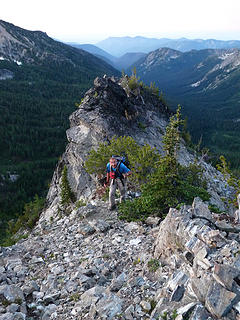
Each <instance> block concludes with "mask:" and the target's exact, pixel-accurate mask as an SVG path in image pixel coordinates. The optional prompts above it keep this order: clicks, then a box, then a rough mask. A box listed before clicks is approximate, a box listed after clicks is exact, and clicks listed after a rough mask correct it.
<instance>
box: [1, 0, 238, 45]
mask: <svg viewBox="0 0 240 320" xmlns="http://www.w3.org/2000/svg"><path fill="white" fill-rule="evenodd" d="M239 12H240V1H239V0H227V1H226V0H201V1H197V0H145V1H144V0H120V1H116V0H41V1H40V0H35V1H34V0H21V1H20V0H1V9H0V19H2V20H5V21H7V22H11V23H13V24H15V25H17V26H19V27H22V28H24V29H28V30H41V31H44V32H46V33H47V34H48V35H49V36H50V37H52V38H55V39H58V40H61V41H66V42H77V43H97V42H98V41H101V40H103V39H106V38H108V37H121V36H144V37H154V38H165V37H166V38H172V39H176V38H181V37H185V38H190V39H196V38H201V39H209V38H214V39H219V40H240V18H239Z"/></svg>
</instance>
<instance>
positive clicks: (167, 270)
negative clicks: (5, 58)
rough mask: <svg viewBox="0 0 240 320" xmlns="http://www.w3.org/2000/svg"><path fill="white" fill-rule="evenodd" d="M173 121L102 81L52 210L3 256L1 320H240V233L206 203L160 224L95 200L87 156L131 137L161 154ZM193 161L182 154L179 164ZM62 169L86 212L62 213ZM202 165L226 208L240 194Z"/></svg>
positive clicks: (67, 158)
mask: <svg viewBox="0 0 240 320" xmlns="http://www.w3.org/2000/svg"><path fill="white" fill-rule="evenodd" d="M125 89H126V88H125ZM168 116H169V111H168V110H167V109H166V108H165V106H164V105H163V104H162V103H161V101H160V100H159V99H158V98H157V97H156V96H154V95H151V94H150V93H147V92H146V93H145V95H144V94H142V95H141V96H140V95H139V92H135V93H134V92H131V91H128V90H126V91H125V90H124V89H123V88H122V86H121V85H120V84H119V83H118V82H117V80H114V79H109V78H102V79H100V78H97V79H96V80H95V82H94V87H93V88H92V89H90V90H89V91H88V92H87V93H86V95H85V97H84V99H83V101H82V103H81V105H80V107H79V109H78V110H77V111H76V112H75V113H73V114H72V115H71V117H70V122H71V127H70V129H69V130H68V131H67V137H68V141H69V143H68V145H67V147H66V152H65V153H64V155H63V156H62V158H61V160H60V162H59V164H58V166H57V168H56V171H55V172H54V176H53V180H52V183H51V187H50V190H49V193H48V203H47V209H46V210H45V211H44V212H43V213H42V215H41V217H40V220H39V222H38V224H37V225H36V227H35V228H34V230H33V232H32V233H31V234H30V235H29V237H28V239H25V240H21V241H19V242H18V243H17V244H16V245H14V246H12V247H8V248H0V320H12V319H26V320H30V319H43V320H46V319H60V320H62V319H79V320H81V319H99V320H100V319H109V320H111V319H113V320H117V319H123V320H125V319H126V320H134V319H136V320H140V319H141V320H146V319H151V320H158V319H177V320H181V319H189V320H199V319H201V320H205V319H206V320H211V319H213V320H214V319H223V320H235V319H237V320H239V319H240V303H239V290H240V286H239V284H240V280H239V279H240V277H239V276H240V274H239V270H240V264H239V263H240V262H239V261H240V260H239V252H240V244H239V242H240V241H239V225H234V224H232V223H230V222H229V221H228V220H225V221H224V220H222V221H219V215H217V214H213V213H211V212H210V211H209V209H208V206H207V204H205V203H203V202H202V201H201V200H200V199H198V198H196V199H195V200H194V203H193V205H192V206H188V207H187V206H185V207H182V209H181V210H179V211H178V210H176V209H170V211H169V214H168V215H167V217H166V219H165V220H164V221H163V222H161V223H160V220H159V219H158V218H156V217H149V218H148V219H147V220H146V222H145V223H140V222H139V223H136V222H131V223H127V222H125V221H121V220H119V219H118V216H117V212H116V211H111V212H110V211H109V210H108V209H107V203H105V202H103V201H101V200H97V199H94V197H95V190H96V179H95V177H94V176H93V175H89V174H88V173H87V172H86V171H85V169H84V161H85V159H86V157H87V155H88V152H89V150H90V149H91V148H92V147H97V145H98V143H99V142H100V141H108V140H110V139H111V138H112V137H113V136H114V135H129V136H132V137H133V138H134V139H135V140H136V141H137V142H138V143H140V144H144V143H149V144H150V145H151V146H155V147H156V148H157V149H158V150H159V151H161V148H162V145H161V137H162V135H163V133H164V130H165V127H166V125H167V120H168ZM138 123H144V124H145V129H144V130H143V129H141V128H139V126H138ZM193 160H194V157H193V156H192V155H191V154H189V153H188V152H187V151H186V148H185V147H184V145H182V146H181V150H180V155H179V161H180V162H181V163H183V164H187V163H189V162H190V161H193ZM64 165H67V168H68V179H69V183H70V185H71V188H72V190H73V191H74V193H75V194H76V196H77V198H79V197H81V198H84V199H85V201H86V202H87V205H85V206H82V207H80V208H77V207H76V206H75V205H72V206H69V208H68V210H67V211H64V210H59V203H60V181H61V172H62V169H63V167H64ZM202 166H203V167H204V168H205V177H206V178H207V180H208V190H209V192H210V193H211V196H212V199H211V202H212V203H215V204H216V205H218V207H220V208H221V206H222V207H223V208H224V203H223V202H222V201H221V197H223V196H225V197H226V196H228V195H231V192H232V189H231V188H230V187H228V186H227V184H226V182H225V181H224V179H223V176H222V174H221V173H219V172H218V171H216V170H215V169H214V168H213V167H212V166H211V165H209V164H207V163H204V162H202ZM225 209H226V208H225ZM159 223H160V225H159Z"/></svg>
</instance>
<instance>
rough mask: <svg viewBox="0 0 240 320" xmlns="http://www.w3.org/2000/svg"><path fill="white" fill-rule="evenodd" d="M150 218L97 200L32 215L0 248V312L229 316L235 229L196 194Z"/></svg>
mask: <svg viewBox="0 0 240 320" xmlns="http://www.w3.org/2000/svg"><path fill="white" fill-rule="evenodd" d="M195 216H204V217H205V218H206V219H209V220H210V221H212V222H210V221H208V220H206V219H204V218H194V219H193V217H195ZM158 222H159V219H158V218H149V219H148V220H147V223H145V224H143V223H136V222H131V223H128V222H124V221H121V220H119V219H118V213H117V211H109V210H108V209H107V204H106V203H104V202H95V203H92V204H88V205H87V206H84V207H81V208H78V209H75V210H72V212H71V213H70V214H69V215H64V214H63V212H59V213H58V215H57V216H56V217H55V218H54V219H51V221H49V222H46V220H43V221H42V222H41V221H40V222H39V224H38V225H37V226H36V228H35V229H34V231H33V233H32V234H31V235H30V236H29V238H28V239H25V240H21V241H20V242H18V243H17V244H16V245H14V246H12V247H9V248H1V249H0V272H1V273H0V319H1V320H12V319H44V320H46V319H128V320H133V319H136V320H137V319H142V320H143V319H152V320H157V319H177V320H180V319H189V320H190V319H191V320H197V319H199V320H200V319H201V320H205V319H206V320H207V319H208V320H210V319H231V320H234V319H239V318H240V317H239V312H240V303H239V290H240V287H239V284H240V280H239V275H240V271H239V270H240V258H239V257H240V256H239V252H240V245H239V233H236V232H235V231H236V230H238V229H237V227H236V226H233V225H230V224H229V223H228V224H227V226H228V228H232V229H231V230H230V231H234V232H225V231H219V230H218V229H216V227H215V226H214V225H213V223H214V224H217V223H218V222H217V220H216V219H215V218H214V217H213V215H212V214H211V213H210V212H209V211H208V209H207V206H206V205H205V204H203V203H202V202H201V201H200V200H196V201H195V203H194V204H193V207H191V208H184V209H182V210H181V211H177V210H170V212H169V214H168V216H167V218H166V219H165V220H164V221H163V222H162V223H161V224H160V226H159V225H157V224H158ZM219 225H221V226H223V222H221V223H220V224H219ZM225 228H226V222H225Z"/></svg>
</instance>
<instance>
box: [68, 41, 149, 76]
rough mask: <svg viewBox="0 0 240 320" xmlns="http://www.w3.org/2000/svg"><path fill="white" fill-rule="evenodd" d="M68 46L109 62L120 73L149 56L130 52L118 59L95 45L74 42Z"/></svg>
mask: <svg viewBox="0 0 240 320" xmlns="http://www.w3.org/2000/svg"><path fill="white" fill-rule="evenodd" d="M67 44H69V45H70V46H72V47H76V48H79V49H82V50H85V51H87V52H89V53H91V54H93V55H95V56H97V57H98V58H100V59H102V60H104V61H105V62H107V63H108V64H110V65H112V66H113V67H114V68H116V69H118V70H120V71H121V70H126V69H127V68H129V67H130V66H131V65H133V64H134V63H135V62H137V61H138V60H139V59H141V58H143V57H145V56H146V55H147V54H146V53H143V52H128V53H125V54H124V55H123V56H121V57H119V58H117V57H114V56H113V55H111V54H109V53H108V52H106V51H105V50H103V49H101V48H98V47H97V46H95V45H93V44H78V43H74V42H69V43H67Z"/></svg>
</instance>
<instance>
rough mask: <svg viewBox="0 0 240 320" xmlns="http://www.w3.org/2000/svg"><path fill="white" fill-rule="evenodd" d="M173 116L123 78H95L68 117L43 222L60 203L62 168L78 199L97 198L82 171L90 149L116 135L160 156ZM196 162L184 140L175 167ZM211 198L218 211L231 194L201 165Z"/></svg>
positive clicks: (213, 172)
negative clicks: (65, 141)
mask: <svg viewBox="0 0 240 320" xmlns="http://www.w3.org/2000/svg"><path fill="white" fill-rule="evenodd" d="M170 115H171V112H170V111H169V109H168V108H167V107H166V105H165V104H164V103H163V102H161V101H160V100H159V99H158V97H157V96H156V95H154V94H152V93H150V92H149V91H147V90H144V91H143V92H140V91H139V90H134V91H131V90H130V89H129V87H128V85H127V77H125V78H122V79H120V80H119V79H116V78H108V77H103V78H96V79H95V81H94V86H93V87H92V88H91V89H90V90H89V91H87V92H86V94H85V96H84V98H83V101H82V102H81V104H80V106H79V108H78V110H77V111H75V112H74V113H73V114H72V115H71V116H70V118H69V119H70V128H69V129H68V130H67V139H68V145H67V147H66V151H65V153H64V154H63V155H62V158H61V160H60V161H59V164H58V166H57V168H56V170H55V172H54V175H53V179H52V183H51V186H50V189H49V192H48V196H47V204H48V209H47V210H46V211H45V212H44V214H42V216H41V219H48V220H49V218H50V217H51V216H54V214H55V212H56V211H57V207H58V205H59V201H60V179H61V172H62V169H63V167H64V165H66V166H67V168H68V179H69V182H70V185H71V188H72V190H73V192H74V193H75V195H76V197H77V199H79V198H82V199H84V201H89V200H91V199H92V198H94V197H95V196H96V193H95V191H96V189H97V187H98V181H97V179H96V176H95V175H90V174H88V173H87V172H86V170H85V168H84V162H85V160H86V158H87V156H88V154H89V151H90V150H91V149H92V148H97V146H98V144H99V143H100V142H103V141H106V142H107V141H109V140H111V139H112V138H113V137H114V136H124V135H125V136H131V137H133V138H134V139H135V141H136V142H137V143H138V144H140V145H144V144H146V143H147V144H149V145H150V146H151V147H154V148H156V149H157V150H158V151H159V152H160V153H162V152H163V149H162V136H163V134H164V133H165V128H166V126H167V123H168V119H169V116H170ZM194 161H195V157H194V155H192V154H190V153H189V152H188V151H187V149H186V147H185V145H184V142H183V141H182V144H181V148H180V152H179V162H180V163H181V164H182V165H189V164H190V163H193V162H194ZM199 164H200V165H201V166H202V168H203V170H204V177H205V178H206V180H207V183H208V191H209V193H210V194H211V203H212V204H214V205H216V206H218V207H219V208H220V209H221V210H223V211H224V210H226V209H228V208H227V207H226V204H225V203H224V202H223V201H222V199H223V198H224V197H230V198H231V195H232V194H233V189H232V188H231V187H229V186H228V184H227V183H226V182H225V181H224V178H223V175H222V174H221V173H220V172H219V171H217V170H216V169H215V168H213V167H212V166H211V165H210V164H207V163H206V162H204V161H202V160H201V159H200V160H199Z"/></svg>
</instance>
